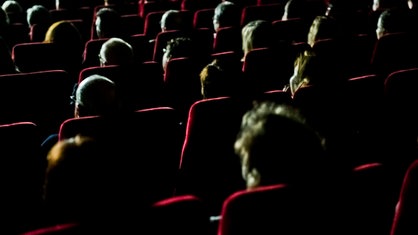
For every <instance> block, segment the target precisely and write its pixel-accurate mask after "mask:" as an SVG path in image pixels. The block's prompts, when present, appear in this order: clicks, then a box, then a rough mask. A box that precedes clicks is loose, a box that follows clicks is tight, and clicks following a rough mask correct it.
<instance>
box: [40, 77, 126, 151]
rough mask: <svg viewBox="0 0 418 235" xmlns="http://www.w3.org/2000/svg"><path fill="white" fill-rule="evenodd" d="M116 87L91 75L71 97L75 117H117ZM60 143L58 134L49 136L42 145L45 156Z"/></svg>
mask: <svg viewBox="0 0 418 235" xmlns="http://www.w3.org/2000/svg"><path fill="white" fill-rule="evenodd" d="M118 99H119V98H118V95H117V89H116V85H115V83H114V82H113V81H111V80H110V79H108V78H106V77H104V76H101V75H97V74H95V75H91V76H89V77H87V78H85V79H84V80H83V81H82V82H81V83H80V84H79V85H78V86H76V89H75V92H74V95H73V96H71V105H73V106H74V117H75V118H79V117H85V116H96V115H98V116H106V115H115V114H116V113H117V112H119V110H120V102H119V100H118ZM57 141H58V134H56V133H54V134H51V135H50V136H48V137H47V138H46V139H45V140H44V141H43V143H42V144H41V150H42V153H43V154H45V155H46V154H47V153H48V151H49V150H50V149H51V148H52V146H53V145H54V144H55V143H56V142H57Z"/></svg>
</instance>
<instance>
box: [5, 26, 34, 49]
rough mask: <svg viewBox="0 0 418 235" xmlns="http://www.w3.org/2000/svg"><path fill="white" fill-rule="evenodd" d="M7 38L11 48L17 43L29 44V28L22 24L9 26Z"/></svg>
mask: <svg viewBox="0 0 418 235" xmlns="http://www.w3.org/2000/svg"><path fill="white" fill-rule="evenodd" d="M8 36H9V37H10V43H11V46H14V45H16V44H19V43H25V42H29V28H28V26H27V25H26V24H24V23H13V24H10V30H9V31H8Z"/></svg>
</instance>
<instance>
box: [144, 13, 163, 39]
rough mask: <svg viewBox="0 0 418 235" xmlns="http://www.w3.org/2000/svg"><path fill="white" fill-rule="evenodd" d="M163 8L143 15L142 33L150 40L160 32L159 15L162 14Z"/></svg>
mask: <svg viewBox="0 0 418 235" xmlns="http://www.w3.org/2000/svg"><path fill="white" fill-rule="evenodd" d="M164 13H165V10H162V11H152V12H149V13H148V14H147V15H146V16H145V21H144V34H145V36H147V37H148V38H149V39H150V40H151V39H154V38H155V37H156V36H157V34H158V33H159V32H161V25H160V21H161V17H162V16H163V15H164Z"/></svg>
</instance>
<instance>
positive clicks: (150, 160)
mask: <svg viewBox="0 0 418 235" xmlns="http://www.w3.org/2000/svg"><path fill="white" fill-rule="evenodd" d="M77 134H81V135H85V136H91V137H94V138H96V139H98V140H100V141H105V143H108V144H109V146H113V147H114V148H113V147H112V149H114V150H115V151H116V152H115V155H114V156H115V161H114V167H112V169H111V171H112V174H115V177H116V178H118V179H121V178H119V177H122V179H124V180H123V181H122V182H120V190H121V191H120V195H121V197H122V198H121V199H123V198H125V197H126V202H124V201H120V203H121V204H123V205H125V206H127V208H126V209H129V208H136V207H135V206H136V205H138V204H139V205H145V206H151V205H152V204H153V203H155V202H156V201H159V200H162V199H165V198H169V197H171V196H173V193H174V187H175V179H176V175H177V173H178V166H179V163H180V153H181V142H182V139H183V138H182V137H183V132H182V129H181V126H180V121H179V118H178V113H177V112H176V110H174V109H172V108H169V107H157V108H150V109H144V110H138V111H136V112H133V113H128V114H122V115H118V116H114V117H107V118H106V117H99V116H89V117H82V118H71V119H68V120H66V121H64V122H63V123H62V125H61V128H60V131H59V139H60V140H62V139H65V138H70V137H74V136H75V135H77ZM144 179H145V180H144ZM126 193H127V194H126ZM130 200H133V201H130ZM118 203H119V202H118ZM125 203H126V204H125ZM131 203H132V205H130V204H131ZM120 208H124V207H123V206H122V205H121V206H120ZM137 209H138V208H137Z"/></svg>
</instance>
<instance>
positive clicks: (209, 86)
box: [200, 59, 239, 99]
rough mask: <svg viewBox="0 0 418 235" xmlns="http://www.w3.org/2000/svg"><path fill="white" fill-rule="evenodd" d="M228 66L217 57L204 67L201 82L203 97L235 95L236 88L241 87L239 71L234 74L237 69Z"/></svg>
mask: <svg viewBox="0 0 418 235" xmlns="http://www.w3.org/2000/svg"><path fill="white" fill-rule="evenodd" d="M226 66H228V65H226ZM226 66H225V65H224V66H222V63H221V62H220V61H219V59H215V60H213V61H212V62H211V63H210V64H208V65H206V66H205V67H204V68H203V69H202V71H201V72H200V84H201V93H202V98H203V99H208V98H215V97H221V96H233V95H235V93H236V91H235V89H236V88H238V87H239V79H237V77H238V73H235V74H234V72H235V71H231V69H232V68H228V67H226Z"/></svg>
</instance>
